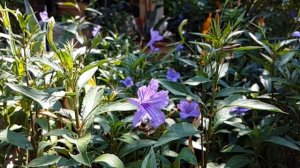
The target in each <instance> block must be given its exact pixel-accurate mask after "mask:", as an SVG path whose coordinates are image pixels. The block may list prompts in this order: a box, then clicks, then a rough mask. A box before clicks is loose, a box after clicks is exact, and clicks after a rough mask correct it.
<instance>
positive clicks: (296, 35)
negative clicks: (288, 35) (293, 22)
mask: <svg viewBox="0 0 300 168" xmlns="http://www.w3.org/2000/svg"><path fill="white" fill-rule="evenodd" d="M292 37H298V38H299V37H300V32H299V31H295V32H293V33H292Z"/></svg>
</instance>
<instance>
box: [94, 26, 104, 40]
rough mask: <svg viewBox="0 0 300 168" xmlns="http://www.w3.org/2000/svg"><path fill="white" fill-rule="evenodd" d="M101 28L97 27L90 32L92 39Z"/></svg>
mask: <svg viewBox="0 0 300 168" xmlns="http://www.w3.org/2000/svg"><path fill="white" fill-rule="evenodd" d="M101 28H102V27H101V26H100V25H97V26H95V27H94V28H93V31H92V35H93V37H95V36H96V35H97V34H98V33H99V32H100V31H101Z"/></svg>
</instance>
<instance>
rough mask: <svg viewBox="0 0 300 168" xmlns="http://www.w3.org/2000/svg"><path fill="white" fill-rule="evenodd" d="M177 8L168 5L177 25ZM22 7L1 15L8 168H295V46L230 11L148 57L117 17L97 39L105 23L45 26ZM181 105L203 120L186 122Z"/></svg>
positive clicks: (0, 103)
mask: <svg viewBox="0 0 300 168" xmlns="http://www.w3.org/2000/svg"><path fill="white" fill-rule="evenodd" d="M99 2H100V1H99ZM191 2H193V3H196V1H192V0H191ZM180 3H182V1H176V2H172V3H171V2H169V1H167V3H166V6H169V8H168V10H170V11H169V14H170V15H171V14H172V15H175V14H178V13H180V12H182V10H183V9H181V8H178V9H176V10H175V9H172V8H174V7H175V5H173V6H172V4H180ZM256 3H258V2H256ZM256 3H255V4H254V6H251V9H252V8H254V7H255V5H257V4H256ZM24 5H25V9H26V11H25V12H21V11H19V10H18V9H10V8H7V7H5V6H0V14H1V16H2V18H1V26H2V27H3V29H4V30H3V33H0V37H1V41H0V43H1V44H0V46H1V49H0V52H1V56H0V98H1V99H0V121H1V122H2V124H1V125H0V129H1V130H0V165H1V167H8V166H11V165H14V166H15V167H25V166H26V167H47V166H50V167H118V168H119V167H145V168H146V167H147V168H148V167H178V168H179V167H234V168H238V167H299V165H300V163H299V159H298V158H299V157H300V154H299V151H300V143H299V99H300V98H299V91H300V88H299V81H300V80H299V78H300V68H299V67H300V62H299V38H290V37H288V36H287V34H286V33H279V34H277V37H276V38H273V36H275V35H276V34H273V33H270V32H268V31H266V29H265V28H264V26H263V25H254V24H253V22H252V20H251V19H252V18H249V15H248V13H247V12H248V11H246V12H242V10H240V8H238V7H233V6H234V5H235V3H231V2H230V1H226V2H224V3H223V8H222V9H220V10H221V13H219V14H220V15H216V17H212V18H211V22H210V24H209V29H208V31H207V32H202V33H200V32H188V33H187V32H184V30H186V28H187V30H193V29H188V28H189V27H192V28H195V27H193V26H195V25H194V22H193V20H187V19H183V20H181V22H180V24H178V26H173V28H176V32H177V33H178V34H176V35H177V36H178V38H177V40H178V41H177V42H175V41H173V43H172V44H169V45H166V46H163V47H159V51H157V50H156V51H155V52H150V51H149V49H148V48H147V46H146V47H145V46H143V45H140V44H137V43H136V42H134V41H133V40H132V38H130V37H129V36H126V34H122V33H120V32H118V31H116V29H110V28H111V27H110V26H111V24H113V23H114V22H113V21H112V20H111V18H110V20H109V21H107V24H103V25H102V24H101V26H103V27H104V28H103V29H101V30H99V32H96V33H95V34H94V35H91V33H87V32H86V31H87V30H86V29H85V27H86V26H90V27H96V26H98V24H96V23H91V22H89V21H87V20H85V19H84V18H71V19H70V20H68V21H66V22H64V23H57V22H56V20H55V18H53V17H51V18H49V19H48V20H47V21H45V22H42V21H38V20H37V19H36V17H35V14H34V12H33V10H32V8H31V7H30V5H29V3H28V1H27V0H25V1H24ZM92 5H95V7H97V4H92ZM242 7H247V6H246V5H245V6H242ZM242 7H241V8H242ZM193 8H195V9H194V10H195V11H196V10H197V9H199V8H198V6H193ZM88 10H89V11H90V12H94V13H95V12H96V13H97V12H98V11H97V10H95V9H92V8H91V9H88ZM203 10H204V9H203ZM234 10H235V12H234ZM195 11H194V13H193V15H195V13H196V12H195ZM111 12H112V11H111ZM12 20H15V21H16V22H17V23H18V28H19V29H18V30H15V29H14V28H13V25H12ZM103 22H105V20H103ZM293 22H295V20H293ZM99 23H102V22H99ZM251 25H252V26H251ZM253 25H254V27H253ZM295 25H296V26H295V27H290V29H291V30H290V32H293V31H296V30H297V29H298V26H299V22H298V21H297V22H295ZM60 27H64V28H63V30H62V31H63V32H67V33H66V34H64V35H63V36H60V37H59V38H57V37H56V33H57V29H59V28H60ZM59 30H60V29H59ZM284 35H285V36H284ZM288 35H289V34H288ZM174 36H175V35H174ZM271 37H272V38H271ZM174 39H176V38H174ZM178 45H182V46H183V49H182V48H181V49H180V48H177V46H178ZM156 47H158V46H156ZM165 49H166V50H165ZM170 69H172V71H173V73H174V74H176V80H173V81H171V80H168V77H167V73H168V71H169V70H170ZM178 73H179V74H178ZM128 77H130V78H128ZM124 79H130V80H131V81H130V85H126V84H124V82H122V81H124ZM150 80H151V81H157V83H155V82H153V85H155V86H151V85H148V86H147V87H146V86H145V85H147V84H148V83H149V81H150ZM131 82H132V83H133V85H132V83H131ZM158 83H159V84H158ZM157 85H159V86H160V88H159V90H165V91H158V86H157ZM162 93H163V94H164V95H162ZM166 94H168V95H166ZM159 95H160V96H161V97H162V96H164V101H166V102H167V105H166V104H164V102H157V101H156V100H161V99H159V98H161V97H157V96H159ZM136 97H138V98H139V99H134V100H135V102H138V103H140V104H138V106H137V103H135V102H133V101H129V100H132V99H129V98H136ZM182 100H186V101H185V106H189V105H190V104H193V106H195V104H196V105H199V109H197V107H196V110H200V112H201V114H200V116H198V117H194V116H192V115H191V114H189V112H188V110H187V109H189V108H187V109H186V110H185V113H186V116H188V118H187V119H185V118H184V119H183V118H180V115H179V113H180V112H183V110H182V109H181V108H179V107H178V104H179V102H180V101H182ZM191 102H193V103H191ZM153 104H154V105H153ZM162 104H163V105H162ZM150 105H151V106H152V107H151V108H150V107H149V106H150ZM160 108H161V109H160ZM182 108H183V107H182ZM190 109H195V107H193V108H190ZM242 109H243V110H244V111H239V110H242ZM143 110H145V111H146V112H145V111H143ZM147 110H148V111H147ZM149 110H151V111H149ZM136 111H138V112H136ZM157 112H160V115H161V116H163V117H165V118H166V119H165V121H164V123H163V124H162V125H159V126H157V125H156V126H155V127H153V125H151V124H153V123H152V122H151V121H153V118H151V117H153V116H150V115H152V114H153V113H154V114H155V113H157ZM134 114H137V115H140V114H143V115H144V116H140V117H139V120H138V121H137V122H136V123H137V124H136V125H135V127H136V128H133V125H132V122H133V118H134V117H133V116H134ZM197 114H198V113H197ZM160 124H161V123H160ZM20 156H22V157H20ZM297 159H298V160H297Z"/></svg>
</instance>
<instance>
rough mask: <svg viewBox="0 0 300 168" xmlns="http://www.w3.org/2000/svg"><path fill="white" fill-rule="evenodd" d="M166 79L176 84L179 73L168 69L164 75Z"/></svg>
mask: <svg viewBox="0 0 300 168" xmlns="http://www.w3.org/2000/svg"><path fill="white" fill-rule="evenodd" d="M166 78H167V79H169V80H170V81H173V82H177V80H178V79H179V78H180V73H179V72H176V71H175V70H174V69H172V68H169V69H168V71H167V74H166Z"/></svg>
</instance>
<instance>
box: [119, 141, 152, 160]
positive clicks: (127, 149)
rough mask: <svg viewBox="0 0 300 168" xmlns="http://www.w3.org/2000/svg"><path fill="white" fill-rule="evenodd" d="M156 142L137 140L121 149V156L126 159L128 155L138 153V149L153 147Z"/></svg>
mask: <svg viewBox="0 0 300 168" xmlns="http://www.w3.org/2000/svg"><path fill="white" fill-rule="evenodd" d="M155 143H156V141H153V140H150V139H140V140H135V141H133V142H131V143H128V144H126V145H125V146H124V147H123V148H121V150H120V152H119V155H120V157H124V156H126V155H127V154H129V153H131V152H133V151H136V150H138V149H141V148H144V147H147V146H151V145H153V144H155Z"/></svg>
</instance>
